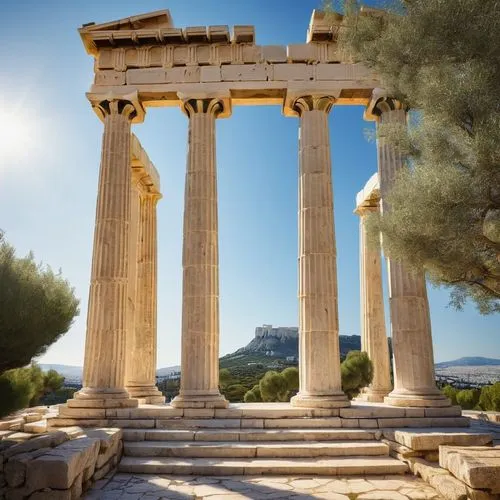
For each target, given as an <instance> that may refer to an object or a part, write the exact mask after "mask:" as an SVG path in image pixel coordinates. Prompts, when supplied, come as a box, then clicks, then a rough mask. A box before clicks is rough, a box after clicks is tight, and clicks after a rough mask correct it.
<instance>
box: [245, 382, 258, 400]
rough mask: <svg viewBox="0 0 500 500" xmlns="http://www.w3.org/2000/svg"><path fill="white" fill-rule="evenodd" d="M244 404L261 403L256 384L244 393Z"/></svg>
mask: <svg viewBox="0 0 500 500" xmlns="http://www.w3.org/2000/svg"><path fill="white" fill-rule="evenodd" d="M243 400H244V401H245V403H258V402H261V401H262V395H261V394H260V386H259V385H258V384H256V385H254V386H253V387H252V388H251V389H250V390H249V391H247V392H246V393H245V396H244V398H243Z"/></svg>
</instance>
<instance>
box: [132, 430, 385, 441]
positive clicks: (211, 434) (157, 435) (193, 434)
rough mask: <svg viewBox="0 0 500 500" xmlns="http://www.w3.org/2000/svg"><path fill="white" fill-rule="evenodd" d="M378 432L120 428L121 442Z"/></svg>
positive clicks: (335, 437) (373, 434) (331, 437)
mask: <svg viewBox="0 0 500 500" xmlns="http://www.w3.org/2000/svg"><path fill="white" fill-rule="evenodd" d="M380 435H381V433H380V431H378V430H361V429H227V430H224V429H200V430H185V429H123V439H124V441H231V442H234V441H268V442H269V441H281V442H283V441H351V440H356V441H359V440H362V441H367V440H371V441H373V440H375V439H378V438H379V437H380Z"/></svg>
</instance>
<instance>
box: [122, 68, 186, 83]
mask: <svg viewBox="0 0 500 500" xmlns="http://www.w3.org/2000/svg"><path fill="white" fill-rule="evenodd" d="M174 69H176V70H180V69H182V70H183V69H184V68H172V69H169V70H168V71H169V72H172V71H173V70H174ZM169 74H171V73H169ZM126 82H127V84H128V85H141V84H148V83H166V82H167V72H166V71H165V70H164V69H161V68H145V69H129V70H127V72H126Z"/></svg>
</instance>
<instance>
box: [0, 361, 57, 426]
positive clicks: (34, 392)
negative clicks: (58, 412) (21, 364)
mask: <svg viewBox="0 0 500 500" xmlns="http://www.w3.org/2000/svg"><path fill="white" fill-rule="evenodd" d="M63 383H64V377H63V376H62V375H60V374H59V373H57V372H56V371H55V370H49V372H47V373H44V372H42V370H41V368H40V367H39V366H38V365H36V364H33V365H31V366H28V367H25V368H15V369H13V370H7V371H6V372H4V373H3V374H2V375H0V417H3V416H5V415H8V414H10V413H12V412H13V411H16V410H21V409H23V408H26V407H29V406H36V405H37V404H39V402H40V398H41V397H42V396H45V395H47V394H49V393H55V392H56V391H59V390H60V389H61V388H62V386H63ZM62 402H65V401H62Z"/></svg>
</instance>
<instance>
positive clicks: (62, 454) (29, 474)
mask: <svg viewBox="0 0 500 500" xmlns="http://www.w3.org/2000/svg"><path fill="white" fill-rule="evenodd" d="M98 453H99V439H93V438H78V439H74V440H73V441H67V442H66V443H63V444H62V445H60V446H58V447H57V448H54V449H52V450H50V451H48V452H47V453H45V454H44V455H42V456H40V457H38V458H36V459H35V460H31V461H30V462H29V463H28V464H27V470H26V487H27V489H29V490H31V491H36V490H39V489H42V488H55V489H59V490H64V489H68V488H70V487H71V485H72V484H73V482H74V480H75V479H76V477H77V476H78V475H79V474H81V473H82V472H83V471H84V470H85V469H86V468H87V467H89V466H90V465H91V464H92V463H95V462H96V460H97V455H98Z"/></svg>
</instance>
